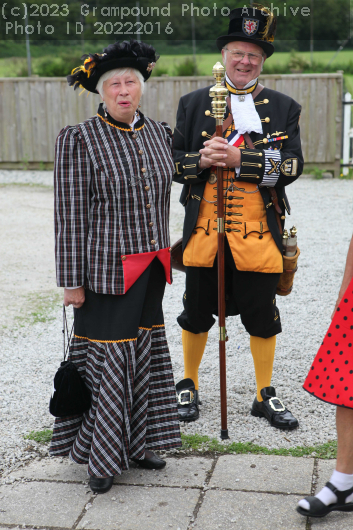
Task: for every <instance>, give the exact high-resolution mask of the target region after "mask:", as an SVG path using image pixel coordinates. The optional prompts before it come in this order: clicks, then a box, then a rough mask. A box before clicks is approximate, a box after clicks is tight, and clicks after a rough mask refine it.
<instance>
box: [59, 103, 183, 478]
mask: <svg viewBox="0 0 353 530" xmlns="http://www.w3.org/2000/svg"><path fill="white" fill-rule="evenodd" d="M171 142H172V139H171V131H170V129H169V127H168V126H167V125H166V124H161V123H156V122H154V121H152V120H149V119H147V118H146V119H145V118H144V117H143V115H140V120H139V121H138V122H137V123H136V124H135V131H133V130H131V128H129V127H128V126H127V125H126V124H122V123H120V122H116V121H115V120H114V119H113V118H111V117H110V116H109V115H108V116H107V117H105V116H104V114H103V110H102V108H101V107H100V109H99V111H98V115H97V116H96V117H94V118H91V119H89V120H87V121H86V122H84V123H82V124H79V125H77V126H76V127H65V128H64V129H63V130H62V131H61V132H60V134H59V136H58V139H57V143H56V153H55V169H54V190H55V235H56V241H55V243H56V270H57V283H58V285H59V286H62V287H77V286H81V285H84V286H85V289H86V300H85V303H84V305H83V306H82V307H81V308H80V309H78V310H75V331H74V338H73V340H72V342H71V345H70V360H71V361H72V362H74V363H75V364H76V366H77V368H78V370H79V372H80V374H81V375H82V377H83V378H84V380H85V383H86V385H87V386H88V388H89V389H90V391H91V394H92V403H91V407H90V409H89V410H88V411H87V412H86V413H84V414H83V415H82V416H81V415H80V416H70V417H65V418H57V419H56V420H55V426H54V432H53V438H52V442H51V447H50V453H51V455H53V456H66V455H69V456H70V458H71V459H72V460H73V461H74V462H76V463H80V464H86V463H87V464H88V473H89V474H90V475H94V476H98V477H106V476H112V475H117V474H120V473H121V471H122V470H124V469H128V467H129V458H138V459H141V458H144V453H145V449H147V448H148V449H170V448H175V447H179V446H180V445H181V440H180V430H179V421H178V415H177V407H176V399H175V387H174V379H173V372H172V366H171V360H170V354H169V350H168V344H167V340H166V335H165V330H164V320H163V311H162V298H163V294H164V287H165V283H166V280H167V281H169V282H170V281H171V274H170V257H169V258H168V259H169V267H168V263H167V261H166V255H167V253H168V255H169V252H168V251H169V244H170V243H169V231H168V219H169V194H170V186H171V181H172V175H173V170H174V165H173V161H172V156H171Z"/></svg>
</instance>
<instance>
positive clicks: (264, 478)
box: [210, 455, 314, 495]
mask: <svg viewBox="0 0 353 530" xmlns="http://www.w3.org/2000/svg"><path fill="white" fill-rule="evenodd" d="M313 467H314V459H311V458H294V457H291V456H272V455H226V456H221V457H220V458H219V459H218V462H217V464H216V467H215V470H214V472H213V474H212V478H211V481H210V486H211V487H212V486H213V487H217V488H225V489H231V490H246V491H263V492H266V491H269V492H275V493H298V494H304V495H309V494H310V491H311V480H312V473H313Z"/></svg>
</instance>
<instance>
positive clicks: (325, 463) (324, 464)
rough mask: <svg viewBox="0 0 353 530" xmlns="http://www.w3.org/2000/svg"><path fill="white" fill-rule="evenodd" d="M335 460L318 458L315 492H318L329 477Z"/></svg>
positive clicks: (334, 465)
mask: <svg viewBox="0 0 353 530" xmlns="http://www.w3.org/2000/svg"><path fill="white" fill-rule="evenodd" d="M335 467H336V460H319V461H318V464H317V472H318V480H317V484H316V489H315V493H318V492H319V491H320V490H321V489H322V488H323V487H324V486H325V484H326V482H328V481H329V480H330V478H331V475H332V473H333V470H334V469H335Z"/></svg>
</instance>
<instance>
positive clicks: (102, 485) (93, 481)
mask: <svg viewBox="0 0 353 530" xmlns="http://www.w3.org/2000/svg"><path fill="white" fill-rule="evenodd" d="M113 480H114V477H93V476H92V477H90V479H89V486H90V488H91V490H92V491H93V493H107V491H109V490H110V488H111V487H112V485H113Z"/></svg>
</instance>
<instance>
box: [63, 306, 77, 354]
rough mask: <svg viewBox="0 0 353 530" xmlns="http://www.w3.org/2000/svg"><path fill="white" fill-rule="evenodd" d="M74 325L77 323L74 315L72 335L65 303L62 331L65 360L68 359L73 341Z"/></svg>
mask: <svg viewBox="0 0 353 530" xmlns="http://www.w3.org/2000/svg"><path fill="white" fill-rule="evenodd" d="M74 325H75V317H74V321H73V323H72V328H71V331H70V335H69V328H68V326H67V318H66V309H65V305H64V304H63V330H62V331H63V350H64V361H66V356H67V354H68V351H69V348H70V342H71V337H72V333H73V330H74ZM65 336H66V337H67V345H65Z"/></svg>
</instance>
